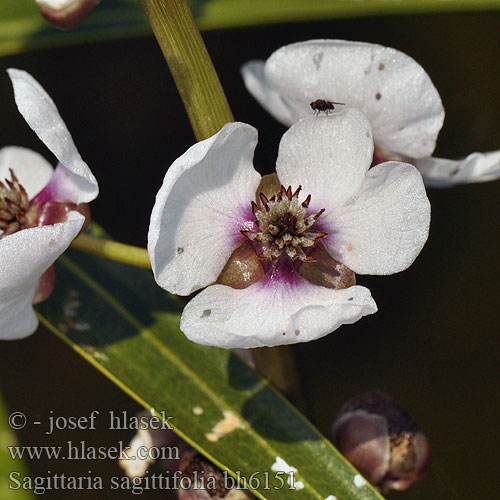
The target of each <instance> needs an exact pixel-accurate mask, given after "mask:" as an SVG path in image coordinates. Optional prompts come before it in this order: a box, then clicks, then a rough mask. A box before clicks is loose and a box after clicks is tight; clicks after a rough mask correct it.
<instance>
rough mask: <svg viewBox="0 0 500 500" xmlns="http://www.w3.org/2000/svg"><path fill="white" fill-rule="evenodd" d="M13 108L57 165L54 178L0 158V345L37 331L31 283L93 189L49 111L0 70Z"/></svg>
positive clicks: (25, 154) (47, 102) (76, 226)
mask: <svg viewBox="0 0 500 500" xmlns="http://www.w3.org/2000/svg"><path fill="white" fill-rule="evenodd" d="M8 73H9V76H10V78H11V80H12V84H13V87H14V94H15V100H16V104H17V107H18V109H19V111H20V112H21V114H22V115H23V117H24V119H25V120H26V122H27V123H28V125H29V126H30V127H31V128H32V129H33V130H34V131H35V132H36V134H37V135H38V137H40V139H41V140H42V141H43V142H44V143H45V145H46V146H47V147H48V148H49V149H50V151H51V152H52V153H53V154H54V155H55V156H56V158H57V159H58V160H59V162H60V163H59V165H58V167H57V168H56V170H53V168H52V167H51V166H50V164H49V163H48V162H47V161H46V160H44V159H43V158H42V157H41V156H40V155H39V154H38V153H35V152H34V151H30V150H28V149H23V148H20V147H15V146H10V147H5V148H3V149H1V150H0V181H2V184H1V186H0V339H2V340H6V339H19V338H23V337H26V336H27V335H30V334H31V333H33V332H34V331H35V329H36V327H37V325H38V321H37V318H36V316H35V314H34V311H33V307H32V302H33V298H34V295H35V290H36V287H37V283H38V281H39V279H40V277H41V276H42V274H43V273H44V272H45V271H46V270H47V269H48V268H49V266H51V265H52V264H53V263H54V261H55V260H56V259H57V257H59V256H60V255H61V254H62V253H63V252H64V250H66V248H67V247H68V245H69V244H70V243H71V241H72V240H73V239H74V238H75V237H76V236H77V234H78V233H79V231H80V229H81V228H82V225H83V223H84V221H85V217H84V216H83V215H81V214H80V213H79V212H78V211H76V210H75V209H76V208H77V205H80V206H81V204H82V203H87V202H89V201H91V200H93V199H94V198H95V197H96V196H97V193H98V187H97V182H96V180H95V178H94V176H93V175H92V173H91V171H90V169H89V167H88V166H87V164H86V163H85V162H84V161H83V160H82V158H81V156H80V155H79V153H78V151H77V149H76V147H75V144H74V143H73V139H72V138H71V135H70V133H69V131H68V129H67V128H66V125H65V124H64V122H63V120H62V119H61V117H60V115H59V112H58V111H57V108H56V106H55V104H54V102H53V101H52V99H51V98H50V97H49V95H48V94H47V93H46V92H45V91H44V90H43V88H42V87H41V86H40V85H39V84H38V83H37V82H36V81H35V80H34V79H33V77H31V76H30V75H29V74H28V73H26V72H25V71H20V70H17V69H10V70H8Z"/></svg>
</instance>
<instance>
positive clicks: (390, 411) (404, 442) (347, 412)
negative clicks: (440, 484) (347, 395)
mask: <svg viewBox="0 0 500 500" xmlns="http://www.w3.org/2000/svg"><path fill="white" fill-rule="evenodd" d="M332 437H333V441H334V443H335V444H336V446H337V448H338V449H339V451H340V452H341V453H342V454H343V455H345V457H346V458H347V459H348V460H349V461H350V462H351V463H352V464H353V465H354V467H356V468H357V469H358V470H359V471H360V472H361V473H362V474H363V475H364V476H365V477H366V479H368V480H369V481H370V482H371V483H372V484H374V485H375V486H377V487H378V488H379V489H380V490H381V491H382V492H384V493H386V492H387V491H389V490H405V489H407V488H408V487H410V486H411V485H412V484H413V483H414V482H415V481H418V480H419V479H420V478H421V477H422V476H423V475H424V473H425V471H426V469H427V467H428V465H429V463H430V448H429V442H428V440H427V438H426V437H425V436H424V434H422V432H420V431H419V429H418V427H417V424H416V423H415V421H414V420H413V419H412V418H411V417H410V415H408V413H406V412H405V411H404V410H403V409H402V408H401V407H400V406H399V405H398V404H397V403H396V402H395V401H393V400H392V399H391V398H390V397H388V396H387V395H385V394H383V393H381V392H378V391H372V392H368V393H366V394H363V395H361V396H359V397H357V398H354V399H352V400H351V401H349V402H348V403H347V404H346V405H345V406H344V407H343V408H342V409H341V411H340V414H339V416H338V417H337V418H336V419H335V422H334V423H333V425H332Z"/></svg>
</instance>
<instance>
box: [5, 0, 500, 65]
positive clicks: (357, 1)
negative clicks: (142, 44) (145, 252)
mask: <svg viewBox="0 0 500 500" xmlns="http://www.w3.org/2000/svg"><path fill="white" fill-rule="evenodd" d="M190 5H191V8H192V10H193V14H194V16H195V18H196V20H197V22H198V25H199V27H200V29H202V30H209V29H221V28H235V27H240V26H255V25H262V24H270V23H282V22H297V21H309V20H317V19H328V18H335V17H356V16H373V15H387V14H410V13H424V12H452V11H467V10H495V9H497V10H498V9H499V8H500V2H498V0H441V1H438V0H315V1H314V2H304V0H280V1H279V2H277V1H270V0H191V1H190ZM149 33H151V30H150V27H149V24H148V23H147V21H146V19H145V17H144V14H143V12H142V9H141V7H140V5H139V2H138V1H136V0H102V2H101V4H100V5H99V6H98V7H97V8H96V9H95V10H94V12H93V13H92V14H91V15H90V16H89V18H88V19H87V20H86V21H85V22H84V23H83V24H82V25H81V26H80V27H79V28H77V29H76V30H74V31H71V32H62V31H59V30H58V29H56V28H54V27H53V26H52V25H51V24H50V23H49V22H48V21H46V20H45V19H44V18H43V17H42V16H41V15H40V12H39V9H38V7H37V5H36V3H35V0H2V1H1V2H0V55H5V54H14V53H17V52H22V51H24V50H28V49H29V50H31V49H39V48H45V47H50V46H56V45H68V44H71V43H83V42H89V41H97V40H109V39H117V38H123V37H131V36H138V35H145V34H149Z"/></svg>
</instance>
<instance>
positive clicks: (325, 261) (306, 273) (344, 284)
mask: <svg viewBox="0 0 500 500" xmlns="http://www.w3.org/2000/svg"><path fill="white" fill-rule="evenodd" d="M309 257H310V258H312V259H314V262H304V263H302V264H301V266H300V268H299V274H300V275H301V276H302V277H303V278H305V279H306V280H307V281H310V282H311V283H313V284H314V285H320V286H324V287H326V288H337V289H339V288H349V287H350V286H353V285H355V284H356V275H355V274H354V271H351V270H350V269H349V268H348V267H346V266H344V264H342V263H340V262H338V261H336V260H335V259H334V258H333V257H331V255H330V254H329V253H328V252H327V251H326V249H325V247H324V246H323V245H322V244H321V243H317V245H316V247H315V248H314V249H313V250H312V252H311V253H310V254H309Z"/></svg>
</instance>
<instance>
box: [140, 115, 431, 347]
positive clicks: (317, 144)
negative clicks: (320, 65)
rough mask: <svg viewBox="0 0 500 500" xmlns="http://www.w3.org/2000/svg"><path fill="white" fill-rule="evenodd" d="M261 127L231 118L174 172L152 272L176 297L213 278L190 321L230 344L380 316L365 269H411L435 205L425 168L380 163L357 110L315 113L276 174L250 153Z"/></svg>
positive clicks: (159, 214)
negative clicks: (264, 171)
mask: <svg viewBox="0 0 500 500" xmlns="http://www.w3.org/2000/svg"><path fill="white" fill-rule="evenodd" d="M256 143H257V131H256V130H255V129H254V128H253V127H251V126H250V125H246V124H244V123H230V124H227V125H226V126H225V127H224V128H223V129H222V130H221V131H220V132H218V133H217V134H215V135H214V136H212V137H211V138H209V139H207V140H205V141H202V142H199V143H198V144H195V145H194V146H192V147H191V148H190V149H189V150H188V151H187V152H186V153H184V154H183V155H182V156H181V157H180V158H178V159H177V160H176V161H175V162H174V163H173V164H172V166H171V167H170V168H169V170H168V171H167V174H166V175H165V179H164V181H163V185H162V187H161V189H160V191H159V192H158V194H157V197H156V203H155V206H154V208H153V212H152V215H151V223H150V228H149V235H148V251H149V255H150V259H151V263H152V268H153V272H154V275H155V279H156V281H157V282H158V284H159V285H160V286H162V287H163V288H165V289H166V290H168V291H169V292H171V293H175V294H179V295H189V294H191V293H193V292H195V291H197V290H200V289H202V288H205V287H207V288H205V290H203V291H202V292H200V293H199V294H198V295H197V296H196V297H194V298H193V299H192V300H191V301H190V302H189V303H188V304H187V306H186V307H185V309H184V311H183V314H182V318H181V325H180V326H181V330H182V331H183V332H184V333H185V334H186V335H187V337H188V338H190V339H191V340H193V341H195V342H198V343H201V344H208V345H215V346H220V347H225V348H236V347H243V348H250V347H260V346H273V345H279V344H292V343H297V342H307V341H310V340H314V339H317V338H320V337H322V336H324V335H326V334H328V333H330V332H331V331H333V330H335V329H336V328H338V327H339V326H340V325H342V324H344V323H354V322H355V321H357V320H358V319H360V318H361V317H362V316H365V315H367V314H373V313H374V312H376V310H377V307H376V304H375V302H374V300H373V298H372V297H371V294H370V292H369V290H368V289H366V288H364V287H362V286H358V285H355V279H354V273H355V272H356V273H360V274H392V273H396V272H399V271H402V270H403V269H406V268H407V267H408V266H409V265H410V264H411V263H412V262H413V260H414V259H415V258H416V256H417V255H418V253H419V252H420V250H421V248H422V246H423V245H424V243H425V241H426V239H427V235H428V228H429V220H430V207H429V202H428V200H427V197H426V194H425V189H424V186H423V182H422V178H421V176H420V175H419V173H418V172H417V170H416V169H415V168H414V167H413V166H411V165H408V164H405V163H400V162H388V163H382V164H380V165H377V166H376V167H373V168H371V169H369V168H370V165H371V162H372V158H373V137H372V132H371V128H370V124H369V122H368V120H367V119H366V118H365V117H364V115H363V114H362V113H361V112H359V111H357V110H355V109H346V110H344V111H342V112H340V113H338V114H335V115H331V116H326V115H322V116H317V117H314V116H311V117H308V118H304V119H302V120H300V121H298V122H297V123H295V124H294V125H293V126H292V127H291V128H290V129H289V130H288V131H287V132H286V133H285V134H284V136H283V138H282V140H281V143H280V147H279V153H278V159H277V164H276V173H277V176H276V175H274V176H265V177H263V178H262V179H261V176H260V175H259V174H258V173H257V172H256V171H255V169H254V167H253V164H252V158H253V152H254V149H255V146H256Z"/></svg>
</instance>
